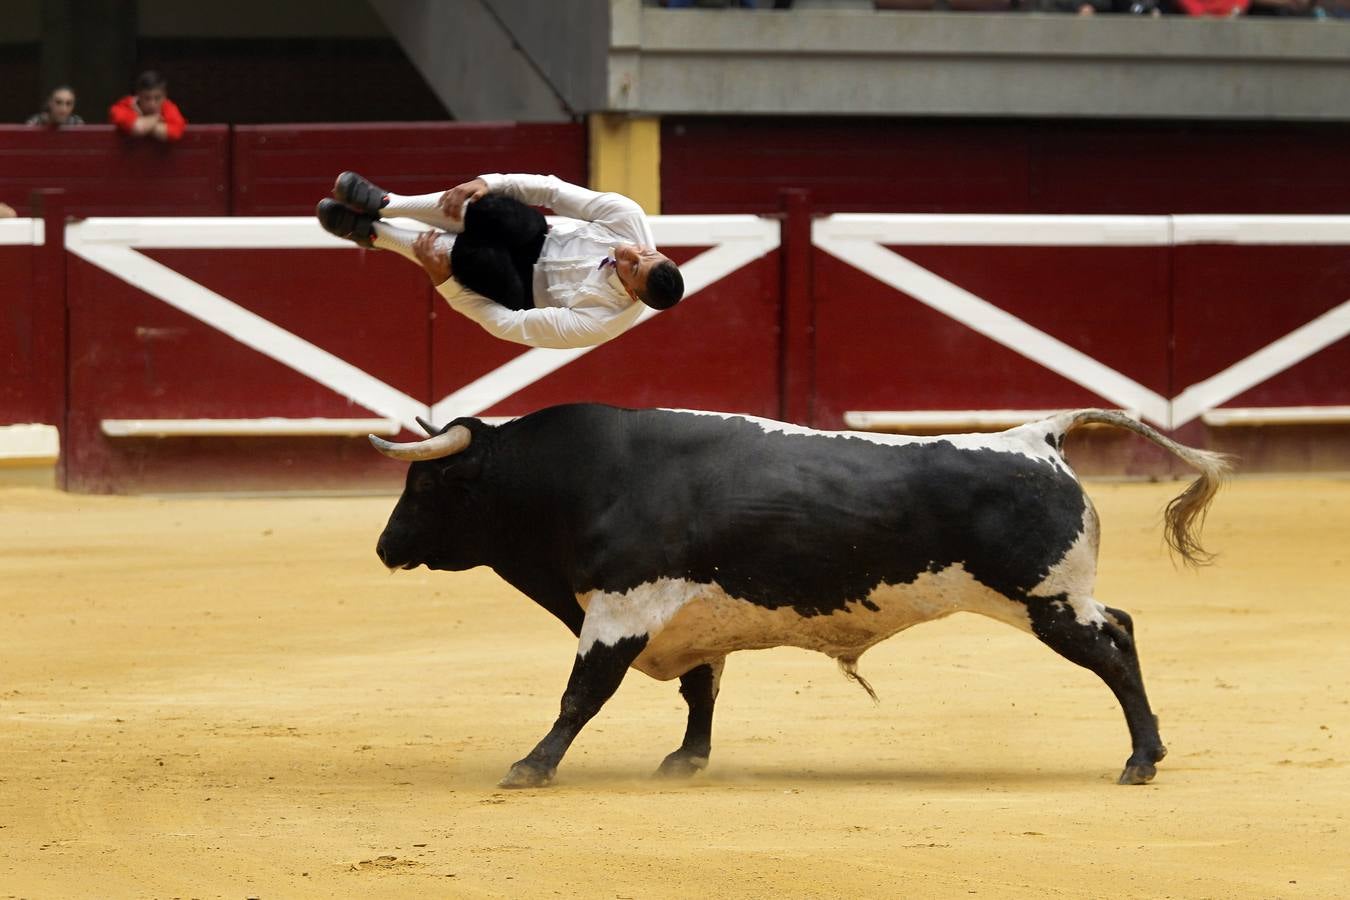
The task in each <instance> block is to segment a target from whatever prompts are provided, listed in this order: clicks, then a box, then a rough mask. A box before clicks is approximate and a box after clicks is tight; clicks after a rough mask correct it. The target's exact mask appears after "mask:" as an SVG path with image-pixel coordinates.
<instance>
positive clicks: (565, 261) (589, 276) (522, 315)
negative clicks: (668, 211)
mask: <svg viewBox="0 0 1350 900" xmlns="http://www.w3.org/2000/svg"><path fill="white" fill-rule="evenodd" d="M480 177H481V178H482V179H483V181H485V182H486V183H487V186H488V190H489V191H490V192H492V193H495V194H505V195H506V196H508V197H513V198H515V199H516V200H519V201H521V202H522V203H528V204H529V205H531V206H548V207H551V208H552V209H553V211H554V213H556V214H557V216H559V217H561V218H560V219H559V218H554V219H553V220H552V228H551V229H550V230H549V232H548V235H547V236H546V237H545V238H544V246H543V249H541V250H540V251H539V260H538V262H536V263H535V264H534V282H533V289H534V303H535V308H534V309H522V310H514V309H507V308H506V307H505V306H502V305H501V304H500V303H495V302H493V301H492V300H489V299H488V298H486V297H484V296H483V295H481V294H477V293H475V292H473V291H471V290H469V289H468V288H465V287H464V286H463V285H461V284H459V282H457V281H456V280H455V279H454V278H453V277H451V278H449V279H447V280H446V281H445V282H444V283H442V284H440V285H439V286H438V287H437V288H436V290H437V291H439V292H440V294H441V296H443V297H445V299H446V300H447V301H449V303H450V306H451V307H452V308H454V309H455V310H456V311H457V312H460V313H462V314H464V315H466V316H468V317H469V318H470V319H473V320H474V321H475V322H477V323H478V324H479V325H481V326H483V328H484V329H485V330H486V331H487V332H488V333H489V334H491V335H493V336H494V337H498V338H501V339H502V340H505V341H514V342H515V343H517V344H528V345H529V346H531V347H549V348H554V349H561V348H570V347H590V346H593V345H595V344H602V343H604V342H605V341H607V340H609V339H610V338H613V337H617V336H618V335H620V334H622V333H623V332H625V331H627V330H628V329H629V328H631V327H632V326H633V325H634V323H636V322H637V320H638V317H640V316H641V315H642V311H643V310H644V309H646V306H645V304H643V303H641V302H638V301H636V300H633V299H632V298H631V297H629V296H628V292H627V291H625V290H624V287H623V283H622V282H620V281H619V276H618V274H617V273H616V272H615V271H614V266H612V265H606V266H601V263H602V262H603V261H604V260H606V259H612V257H613V255H614V248H616V247H618V246H619V245H620V244H642V245H643V246H647V247H655V246H656V241H655V239H654V238H653V237H652V230H651V226H650V225H649V224H648V222H647V216H646V215H645V214H644V213H643V212H642V207H640V206H638V205H637V203H635V202H633V201H632V200H630V199H629V198H627V197H625V196H623V195H622V194H614V193H599V192H597V191H592V190H587V189H586V188H584V187H578V186H577V185H575V184H568V183H567V182H566V181H563V180H562V179H560V178H557V177H555V176H553V175H497V174H493V175H483V176H480Z"/></svg>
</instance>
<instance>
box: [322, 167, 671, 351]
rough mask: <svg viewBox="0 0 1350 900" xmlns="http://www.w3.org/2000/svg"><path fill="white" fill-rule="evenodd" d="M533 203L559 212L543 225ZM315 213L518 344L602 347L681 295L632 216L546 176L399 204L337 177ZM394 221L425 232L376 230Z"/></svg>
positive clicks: (357, 179)
mask: <svg viewBox="0 0 1350 900" xmlns="http://www.w3.org/2000/svg"><path fill="white" fill-rule="evenodd" d="M536 206H546V207H549V208H551V209H552V210H553V211H554V212H555V213H556V214H557V218H555V219H554V221H553V223H552V225H551V226H550V224H549V222H548V221H546V220H545V218H544V216H543V214H542V213H540V212H539V210H537V209H535V208H534V207H536ZM315 213H316V215H317V216H318V219H319V223H320V224H321V225H322V226H323V227H324V229H325V230H326V231H328V232H329V233H330V234H334V235H336V236H338V237H341V238H346V239H348V240H350V241H353V242H355V243H356V244H359V245H360V246H363V247H374V248H376V249H381V250H393V251H394V252H396V253H398V254H399V255H401V256H403V257H405V258H407V259H409V260H411V261H413V262H415V263H417V264H418V265H420V266H422V268H423V269H425V270H426V272H427V274H428V275H429V276H430V277H431V280H432V283H433V284H435V285H436V290H437V291H438V292H439V293H440V294H441V296H443V297H445V299H446V300H447V301H449V303H450V305H451V306H452V307H453V308H454V309H455V310H457V311H458V312H460V313H463V314H464V315H466V316H468V317H469V318H470V319H472V320H474V321H475V322H477V323H478V324H479V325H481V326H482V327H483V328H484V329H485V330H486V331H488V333H490V334H492V335H494V336H495V337H499V338H501V339H502V340H507V341H514V342H516V343H518V344H528V345H529V346H532V347H550V348H569V347H589V346H593V345H595V344H602V343H604V342H605V341H608V340H610V339H611V338H614V337H617V336H618V335H620V334H622V333H623V332H625V331H627V330H628V329H629V328H631V327H632V326H633V325H634V324H635V323H636V322H637V320H638V318H639V317H640V316H641V315H642V312H643V310H644V309H646V308H647V307H651V308H653V309H668V308H670V307H672V306H674V305H675V304H676V303H678V302H679V300H680V298H681V297H682V296H684V279H683V277H682V276H681V275H680V270H679V268H678V267H677V266H676V265H675V263H673V262H672V261H671V260H670V259H668V258H667V257H666V256H665V255H664V254H662V253H660V252H658V251H657V249H656V241H655V240H654V239H653V237H652V230H651V225H650V223H649V222H648V221H647V216H646V214H645V213H643V211H642V207H640V206H638V205H637V203H635V202H634V201H633V200H631V199H629V198H628V197H625V196H623V195H622V194H615V193H600V192H597V191H592V190H587V189H586V188H583V187H578V186H577V185H575V184H568V183H567V182H566V181H563V180H562V179H560V178H556V177H554V176H552V175H482V176H480V177H478V178H475V179H474V180H472V181H468V182H465V183H464V184H461V185H457V186H456V187H453V188H450V189H449V190H447V191H437V192H434V193H430V194H420V195H406V196H405V195H401V194H391V193H389V192H388V191H385V190H382V189H381V188H379V187H377V186H376V185H374V184H372V183H371V182H370V181H369V180H367V179H365V178H363V177H362V176H360V175H358V174H356V173H355V172H343V173H342V174H341V175H339V176H338V177H337V181H336V183H335V184H334V185H333V198H332V199H328V198H325V199H323V200H321V201H319V205H318V207H317V209H316V210H315ZM396 217H397V218H407V219H415V220H417V221H418V222H422V223H424V224H426V225H430V226H432V227H431V229H430V230H418V229H413V228H403V227H400V226H399V225H397V224H395V223H392V222H389V221H386V220H388V219H392V218H396Z"/></svg>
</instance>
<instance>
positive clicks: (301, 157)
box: [233, 122, 587, 216]
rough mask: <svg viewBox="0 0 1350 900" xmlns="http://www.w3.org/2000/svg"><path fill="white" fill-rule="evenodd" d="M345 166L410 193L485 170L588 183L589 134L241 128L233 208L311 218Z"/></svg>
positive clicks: (534, 129)
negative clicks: (315, 206)
mask: <svg viewBox="0 0 1350 900" xmlns="http://www.w3.org/2000/svg"><path fill="white" fill-rule="evenodd" d="M347 169H351V170H353V171H357V172H361V173H362V174H363V175H365V176H366V177H368V178H370V179H371V180H373V181H375V182H376V183H377V184H379V185H380V186H381V187H384V188H386V189H387V190H391V191H394V192H396V193H408V194H420V193H427V192H430V191H435V190H441V189H444V188H448V187H452V186H454V185H456V184H459V183H460V182H462V181H467V180H469V179H470V178H473V177H474V176H477V175H481V174H483V173H484V172H547V173H552V174H554V175H557V176H558V177H559V178H562V179H564V180H566V181H571V182H573V183H576V184H585V183H586V181H587V173H586V131H585V128H583V127H582V126H581V125H573V124H564V125H550V124H520V123H510V122H498V123H490V124H482V123H472V124H470V123H457V122H456V123H421V124H408V123H383V124H369V123H366V124H356V125H237V126H235V128H234V170H233V184H234V212H235V214H236V215H250V216H256V215H267V216H276V215H309V214H311V213H313V211H314V204H315V203H317V202H318V201H319V199H320V198H322V197H325V196H327V195H328V192H329V191H330V190H331V189H332V187H333V179H334V177H336V176H337V174H338V173H339V172H342V171H344V170H347Z"/></svg>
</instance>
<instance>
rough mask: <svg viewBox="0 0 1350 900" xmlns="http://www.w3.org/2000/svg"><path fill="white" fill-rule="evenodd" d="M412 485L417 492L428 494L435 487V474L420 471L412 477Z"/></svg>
mask: <svg viewBox="0 0 1350 900" xmlns="http://www.w3.org/2000/svg"><path fill="white" fill-rule="evenodd" d="M412 487H413V490H414V491H416V492H417V493H419V494H429V493H431V492H432V491H433V490H435V489H436V476H435V475H432V474H431V473H430V472H421V473H419V474H418V476H417V477H416V478H414V479H413V486H412Z"/></svg>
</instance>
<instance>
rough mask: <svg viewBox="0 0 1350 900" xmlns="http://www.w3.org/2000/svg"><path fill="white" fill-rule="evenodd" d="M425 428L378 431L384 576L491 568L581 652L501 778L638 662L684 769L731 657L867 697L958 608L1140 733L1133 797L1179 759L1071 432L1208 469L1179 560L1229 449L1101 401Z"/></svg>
mask: <svg viewBox="0 0 1350 900" xmlns="http://www.w3.org/2000/svg"><path fill="white" fill-rule="evenodd" d="M422 425H423V427H424V428H425V429H426V430H427V433H428V434H429V435H430V437H428V438H427V439H425V440H421V441H416V442H410V443H391V442H389V441H385V440H383V439H381V438H379V437H376V436H374V435H371V437H370V440H371V442H372V443H373V444H374V445H375V447H376V448H377V449H379V450H380V451H381V452H382V453H384V454H385V455H387V456H390V457H393V458H395V459H400V460H407V461H411V463H412V464H411V466H410V467H409V469H408V474H407V481H406V484H405V487H404V490H403V494H402V496H401V497H400V498H399V500H398V503H397V505H396V506H395V507H394V511H393V513H392V515H391V516H390V518H389V522H388V524H387V525H386V527H385V529H384V532H383V533H382V534H381V535H380V538H379V543H378V545H377V553H378V554H379V557H380V559H381V560H382V561H383V562H384V564H385V565H386V566H388V567H389V568H390V570H391V571H392V570H396V569H412V568H415V567H417V566H422V565H425V566H427V567H428V568H430V569H441V570H462V569H469V568H472V567H475V566H482V565H486V566H490V567H491V568H492V569H493V570H494V571H496V573H497V574H498V575H500V576H501V577H502V578H503V579H504V580H506V581H507V582H508V583H510V584H511V585H513V586H514V587H516V588H517V589H519V590H520V591H521V592H522V593H524V594H525V595H526V596H528V597H530V598H531V599H533V600H534V601H535V602H536V603H538V604H539V605H540V606H542V607H543V608H544V609H546V610H548V611H549V612H550V613H552V614H553V615H554V616H556V617H557V618H558V619H559V620H560V621H561V622H562V623H563V624H564V625H566V626H567V627H568V628H569V629H571V631H572V633H573V634H574V635H576V636H577V638H578V640H579V645H578V647H577V655H576V659H575V662H574V664H573V668H572V673H571V677H570V678H569V679H568V682H567V687H566V690H565V691H564V692H563V696H562V705H561V710H560V712H559V715H558V718H557V720H556V721H555V722H554V723H553V727H552V728H551V729H550V730H549V732H548V734H547V735H545V737H544V738H543V740H541V741H540V742H539V744H538V745H537V746H536V747H535V748H534V749H533V750H531V751H530V752H529V754H528V755H527V756H525V758H523V759H521V760H520V761H519V762H517V763H515V765H513V766H512V767H511V769H510V771H509V772H508V773H507V774H506V776H505V778H504V779H503V780H502V782H501V784H502V786H504V787H512V788H516V787H531V786H540V785H544V784H547V783H548V782H550V781H551V780H552V779H553V777H554V774H555V772H556V770H557V767H558V764H559V762H560V761H561V760H562V757H563V754H564V753H566V751H567V749H568V747H569V745H571V743H572V741H573V740H574V739H575V738H576V736H577V734H578V733H579V732H580V731H581V729H582V728H583V727H584V726H585V724H586V723H587V722H588V721H589V720H590V719H591V718H592V717H593V716H594V715H595V714H596V713H597V712H598V711H599V710H600V708H601V706H603V705H604V703H605V702H606V701H607V700H608V699H609V698H610V697H611V696H612V695H613V694H614V692H615V690H617V689H618V686H619V684H620V682H621V681H622V680H623V677H624V674H625V673H626V672H627V670H628V669H629V668H634V669H637V670H638V671H640V672H643V673H645V674H647V675H649V676H651V677H653V678H656V679H659V680H670V679H674V678H678V679H679V680H680V693H681V695H683V697H684V699H685V701H686V703H687V704H688V708H689V715H688V723H687V727H686V730H685V735H684V741H683V743H681V745H680V746H679V748H678V749H676V750H675V751H674V752H672V753H670V754H669V755H668V756H666V757H665V759H664V760H663V761H662V763H661V765H660V768H659V769H658V773H659V774H665V775H689V774H692V773H694V772H697V771H698V770H701V769H703V768H705V767H706V766H707V764H708V758H709V754H710V752H711V733H712V718H713V705H714V703H715V701H716V699H717V693H718V685H719V681H720V678H721V674H722V668H723V663H724V660H725V659H726V656H727V654H728V653H731V652H732V651H735V650H751V649H759V648H766V647H777V646H784V645H787V646H794V647H803V648H806V649H809V650H818V651H820V652H822V653H824V654H826V655H828V656H831V657H833V658H834V659H835V660H837V661H838V663H839V665H840V667H841V668H842V670H843V671H844V673H845V675H847V676H849V677H850V678H853V679H854V680H856V681H858V682H859V683H860V684H861V685H862V686H863V687H864V688H865V689H866V690H867V691H868V693H869V694H871V693H872V689H871V687H870V686H869V685H867V683H866V681H864V680H863V679H862V678H861V676H859V675H858V671H857V664H858V657H859V656H861V655H862V653H863V652H864V651H866V650H867V649H868V648H869V647H872V646H873V645H874V644H877V643H878V642H880V641H882V640H884V639H885V638H887V637H890V636H891V635H893V634H896V633H897V632H900V631H903V630H904V629H906V628H909V627H910V626H912V625H917V624H919V623H920V622H926V621H930V620H933V619H938V618H941V617H944V616H947V615H950V614H952V613H954V612H958V611H962V610H964V611H969V612H975V613H980V614H983V615H986V616H989V617H991V618H994V619H997V620H999V621H1001V622H1006V623H1008V624H1010V625H1013V626H1015V627H1017V628H1020V629H1022V630H1024V631H1028V632H1030V633H1032V634H1034V635H1035V636H1036V637H1038V638H1039V639H1040V640H1041V641H1042V642H1044V643H1045V644H1046V645H1048V646H1049V647H1050V648H1051V649H1052V650H1054V651H1055V652H1057V653H1059V654H1060V655H1061V656H1063V657H1065V658H1066V659H1068V660H1069V661H1071V662H1074V663H1077V664H1078V665H1080V666H1083V667H1085V668H1087V669H1090V670H1091V671H1093V672H1095V673H1097V675H1098V676H1099V677H1100V678H1101V679H1102V680H1103V681H1105V682H1106V684H1107V686H1108V687H1110V689H1111V690H1112V692H1114V693H1115V695H1116V698H1117V699H1118V700H1119V702H1120V705H1121V707H1122V708H1123V710H1124V713H1125V722H1126V724H1127V726H1128V728H1129V732H1130V741H1131V753H1130V756H1129V758H1128V759H1127V760H1126V762H1125V767H1124V769H1123V771H1122V772H1121V774H1120V777H1119V779H1118V780H1119V783H1120V784H1145V783H1147V782H1149V781H1150V780H1152V778H1153V777H1154V775H1155V774H1156V771H1157V768H1156V764H1157V763H1158V761H1159V760H1161V759H1162V758H1163V756H1164V754H1165V753H1166V749H1165V748H1164V746H1163V743H1162V740H1161V738H1160V737H1159V734H1158V726H1157V720H1156V719H1155V717H1154V715H1153V712H1152V710H1151V709H1150V707H1149V702H1148V698H1147V696H1146V694H1145V691H1144V682H1143V678H1142V676H1141V674H1140V668H1139V658H1138V655H1137V653H1136V650H1135V641H1134V626H1133V622H1132V620H1131V618H1130V616H1129V614H1128V613H1126V612H1124V611H1123V610H1120V609H1115V608H1113V607H1110V606H1106V605H1104V604H1102V603H1101V602H1100V601H1098V600H1097V599H1096V597H1095V596H1094V594H1093V584H1094V581H1095V577H1096V562H1097V546H1098V536H1099V528H1098V518H1097V514H1096V511H1095V510H1094V509H1093V506H1092V503H1091V501H1090V500H1089V499H1088V497H1087V495H1086V494H1085V493H1084V491H1083V488H1082V485H1081V484H1080V483H1079V481H1078V479H1077V476H1076V475H1075V474H1074V472H1073V470H1072V469H1071V468H1070V467H1069V464H1068V463H1067V462H1066V461H1065V457H1064V453H1063V447H1064V437H1065V435H1066V434H1067V433H1069V432H1070V431H1072V430H1073V429H1075V428H1078V427H1081V426H1084V425H1108V426H1114V427H1117V428H1123V429H1126V430H1128V431H1131V432H1133V433H1134V434H1136V435H1139V436H1141V437H1143V438H1146V439H1147V440H1149V441H1152V442H1153V443H1155V444H1157V445H1159V446H1161V447H1163V448H1164V449H1166V450H1168V451H1170V452H1171V453H1172V454H1174V455H1176V456H1177V457H1179V458H1180V459H1181V460H1183V461H1184V462H1186V463H1187V464H1189V465H1190V466H1192V467H1194V468H1195V469H1197V470H1198V471H1199V477H1198V478H1197V479H1196V480H1195V481H1194V482H1193V483H1192V484H1190V485H1189V486H1188V487H1187V488H1186V489H1185V490H1184V491H1183V492H1182V493H1181V494H1180V495H1179V496H1177V497H1176V498H1175V499H1173V500H1172V501H1171V503H1170V504H1169V505H1168V507H1167V510H1166V513H1165V516H1164V534H1165V538H1166V540H1167V542H1168V544H1169V545H1170V546H1171V547H1172V548H1173V550H1175V551H1176V552H1177V553H1178V554H1179V555H1180V556H1181V557H1182V559H1183V560H1184V561H1185V562H1187V563H1190V564H1202V563H1205V562H1207V561H1208V560H1209V557H1208V555H1207V554H1206V552H1205V551H1204V549H1203V548H1202V547H1201V545H1200V543H1199V538H1198V533H1199V527H1200V524H1201V523H1202V521H1203V518H1204V515H1205V512H1206V510H1207V509H1208V507H1209V504H1210V501H1211V500H1212V499H1213V497H1214V494H1215V492H1216V491H1217V490H1218V487H1219V484H1220V482H1221V481H1222V479H1223V477H1224V475H1225V474H1226V472H1227V470H1228V467H1229V466H1228V462H1227V460H1226V458H1225V457H1224V456H1223V455H1222V454H1218V453H1213V452H1209V451H1204V450H1197V449H1193V448H1190V447H1186V446H1183V445H1181V444H1179V443H1177V442H1175V441H1173V440H1171V439H1169V438H1167V437H1166V436H1164V435H1162V434H1159V433H1158V432H1157V431H1155V430H1154V429H1152V428H1150V427H1149V426H1147V425H1144V424H1142V423H1140V422H1137V421H1135V420H1133V419H1131V418H1129V417H1128V416H1126V415H1125V414H1123V413H1120V412H1113V411H1107V410H1095V409H1083V410H1076V411H1071V412H1064V413H1060V414H1058V415H1054V416H1051V417H1049V418H1046V419H1043V420H1041V421H1037V422H1032V423H1029V424H1026V425H1021V426H1018V427H1016V428H1012V429H1009V430H1007V431H1004V432H1000V433H997V434H957V435H942V436H937V437H913V436H904V435H886V434H866V433H857V432H828V431H816V430H812V429H808V428H802V427H797V426H793V425H787V424H783V423H781V422H775V421H771V420H767V419H759V418H753V417H750V416H740V415H727V414H721V413H705V412H694V411H687V410H668V409H649V410H634V409H618V408H614V407H608V406H600V405H593V404H577V405H567V406H557V407H551V408H547V409H543V410H540V411H538V412H535V413H533V414H531V415H527V416H524V417H522V418H519V419H516V420H514V421H511V422H508V423H506V424H503V425H500V426H492V425H489V424H485V423H483V422H482V421H479V420H478V419H474V418H461V419H457V420H455V421H454V422H452V423H450V424H449V425H447V426H445V427H444V428H443V429H435V428H432V427H430V426H427V425H426V423H422ZM873 697H874V698H875V694H873Z"/></svg>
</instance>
